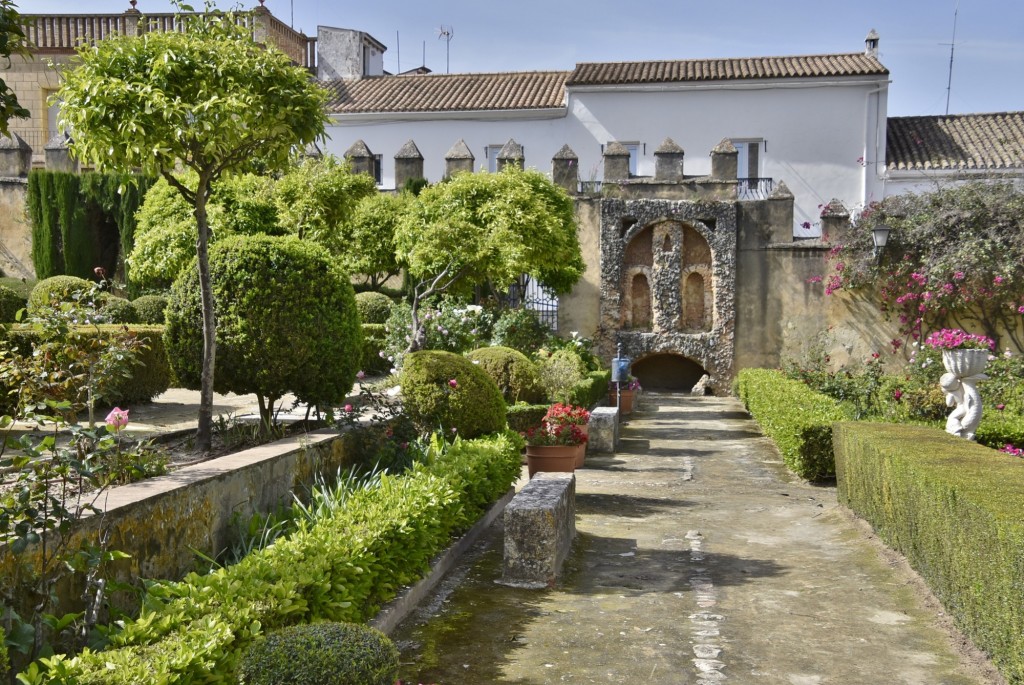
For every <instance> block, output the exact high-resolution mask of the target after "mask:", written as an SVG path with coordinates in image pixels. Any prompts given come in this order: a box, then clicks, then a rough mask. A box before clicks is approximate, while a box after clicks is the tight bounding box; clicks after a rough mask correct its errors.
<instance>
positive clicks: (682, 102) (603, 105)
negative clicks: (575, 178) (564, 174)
mask: <svg viewBox="0 0 1024 685" xmlns="http://www.w3.org/2000/svg"><path fill="white" fill-rule="evenodd" d="M886 89H887V82H886V80H885V79H884V78H878V79H872V78H847V79H833V80H826V79H806V80H799V79H783V80H776V81H756V82H755V81H748V82H738V81H730V82H719V83H715V84H659V85H657V86H646V87H639V86H628V87H627V86H621V87H620V86H603V87H599V88H589V89H580V88H573V89H570V90H569V95H568V102H567V106H566V108H564V109H557V110H546V111H543V112H533V113H531V112H524V111H511V112H475V113H433V114H429V115H424V114H373V115H342V116H334V117H332V122H331V124H330V126H329V127H328V134H329V135H330V137H331V138H330V140H329V141H328V143H327V151H328V152H331V153H333V154H336V155H339V156H340V155H342V154H343V153H344V151H345V150H346V149H348V147H349V146H350V145H352V143H354V142H355V141H356V140H359V139H362V140H363V141H364V142H365V143H366V144H367V146H368V147H369V148H370V150H371V151H372V152H373V153H375V154H381V155H383V174H382V186H383V187H385V188H392V187H394V170H395V165H394V159H393V156H394V154H395V152H397V151H398V149H399V148H400V147H401V146H402V145H403V144H404V143H405V142H406V141H407V140H409V139H410V138H411V139H413V140H414V141H415V142H416V145H417V146H418V147H419V149H420V151H421V152H422V153H423V156H424V173H425V175H426V176H427V178H428V179H429V180H431V181H436V180H439V179H440V178H441V177H442V176H443V174H444V155H445V153H446V152H447V151H448V150H449V149H450V148H451V146H452V145H453V144H454V143H455V142H456V141H457V140H458V139H460V138H463V139H465V141H466V144H467V145H468V146H469V148H470V150H471V151H472V152H473V154H474V155H475V156H476V161H475V168H477V169H486V168H487V166H488V160H487V159H486V157H485V151H486V149H487V147H488V146H489V145H502V144H504V143H505V142H507V141H508V139H509V138H514V139H515V140H516V141H517V142H519V143H521V144H522V145H523V146H524V148H525V154H526V165H527V166H528V167H534V168H537V169H539V170H542V171H545V172H548V171H550V168H551V157H552V155H554V154H555V152H557V151H558V149H559V148H561V147H562V145H563V144H566V143H568V144H569V146H570V147H571V148H572V149H573V150H574V151H575V152H576V154H577V155H578V156H579V158H580V167H579V168H580V178H581V180H584V181H586V180H590V179H591V178H594V179H595V180H601V178H602V175H603V168H602V158H601V146H602V145H603V144H605V143H607V142H608V141H610V140H618V141H623V142H638V143H640V150H639V152H640V157H639V160H638V162H639V163H638V174H639V175H641V176H650V175H653V174H654V151H655V150H656V149H657V148H658V146H659V145H660V144H661V143H662V141H664V140H665V138H667V137H670V138H672V139H673V140H675V141H676V143H678V144H679V145H681V146H682V147H683V149H684V150H686V152H687V157H686V161H685V173H686V174H687V175H696V174H706V173H710V170H711V161H710V156H709V153H710V151H711V149H712V148H713V147H714V146H715V145H717V144H718V143H719V142H720V141H721V140H722V139H723V138H732V139H761V140H764V141H765V142H766V146H765V145H764V144H762V146H761V150H760V157H761V169H760V171H759V175H761V176H763V177H770V178H773V179H774V180H775V182H776V183H778V182H779V181H780V180H783V181H785V182H786V185H787V186H789V189H790V190H791V191H792V192H793V194H794V196H795V197H796V209H795V223H796V226H795V229H797V233H798V234H806V233H808V232H807V231H802V230H801V229H800V228H799V226H800V224H802V223H803V222H808V223H809V224H811V227H812V228H811V230H810V231H809V233H810V234H816V232H817V231H818V230H819V227H818V221H819V213H820V210H819V205H823V204H826V203H827V202H828V201H829V200H831V199H832V198H839V199H840V200H842V201H843V202H844V203H845V204H846V205H847V206H848V207H850V208H851V209H856V208H859V207H860V206H862V205H863V204H864V203H865V202H867V201H869V200H870V199H877V198H881V197H882V194H881V193H882V185H881V181H880V176H879V174H880V172H881V171H882V167H881V166H880V165H878V164H877V160H884V159H885V147H884V146H885V128H884V124H885V119H886ZM765 147H766V148H767V149H765Z"/></svg>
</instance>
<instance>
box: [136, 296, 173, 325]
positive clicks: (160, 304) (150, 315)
mask: <svg viewBox="0 0 1024 685" xmlns="http://www.w3.org/2000/svg"><path fill="white" fill-rule="evenodd" d="M132 304H133V305H134V306H135V311H136V313H137V314H138V317H139V323H148V324H154V325H161V326H162V325H163V323H164V321H165V320H166V317H165V316H164V314H165V312H166V311H167V298H166V297H164V296H163V295H143V296H142V297H138V298H136V299H134V300H132Z"/></svg>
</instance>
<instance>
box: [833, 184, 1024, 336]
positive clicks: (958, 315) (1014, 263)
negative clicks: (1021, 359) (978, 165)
mask: <svg viewBox="0 0 1024 685" xmlns="http://www.w3.org/2000/svg"><path fill="white" fill-rule="evenodd" d="M881 223H885V224H887V225H888V226H890V227H891V228H892V229H893V230H892V233H891V234H890V236H889V241H888V245H887V246H886V251H885V256H884V259H882V260H881V261H879V260H876V259H875V258H874V255H873V254H872V252H873V250H872V247H873V245H872V240H871V229H872V228H874V227H875V226H877V225H878V224H881ZM833 261H834V265H833V273H832V275H831V276H830V279H829V283H828V284H827V287H826V292H829V293H831V292H833V291H835V290H838V289H841V288H845V289H851V290H859V291H865V292H866V291H867V289H868V288H870V292H871V293H872V296H873V297H875V296H877V297H878V298H879V300H880V304H881V305H882V307H883V309H884V311H886V312H887V313H888V314H890V315H893V316H899V320H900V323H901V330H902V331H903V332H904V333H906V334H907V335H908V336H914V337H915V339H918V338H920V339H922V340H923V336H924V335H925V334H927V333H928V332H929V331H931V330H934V329H937V328H941V327H943V325H945V324H946V323H947V322H956V323H957V325H958V326H959V327H961V328H963V327H965V326H966V325H967V324H968V323H969V322H976V325H975V324H973V323H972V324H970V325H969V326H968V327H970V328H973V329H980V331H981V332H984V333H985V335H987V336H988V337H990V338H993V339H995V340H996V341H998V340H999V336H1000V335H1007V336H1009V338H1010V339H1011V340H1012V341H1013V342H1014V343H1015V345H1016V346H1017V348H1018V349H1024V346H1022V343H1024V340H1022V339H1021V336H1020V331H1021V329H1020V322H1021V316H1020V315H1021V309H1020V308H1021V307H1024V297H1022V293H1024V191H1022V190H1021V189H1020V188H1019V187H1017V186H1015V185H1014V184H1013V183H1011V182H991V181H973V182H970V183H964V184H957V185H949V186H946V187H942V188H939V189H938V190H935V191H933V192H930V193H920V194H918V193H902V194H900V195H893V196H891V197H887V198H885V200H883V201H881V202H876V203H872V204H871V205H870V206H869V207H868V208H867V209H866V210H865V211H864V212H863V213H862V214H861V215H860V217H859V219H858V221H857V222H856V226H855V227H854V230H853V231H852V232H851V233H850V235H849V236H848V237H847V238H846V240H845V242H844V244H843V245H841V246H840V247H839V248H837V249H836V250H835V251H834V254H833ZM961 322H963V323H961Z"/></svg>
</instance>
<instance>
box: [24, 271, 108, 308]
mask: <svg viewBox="0 0 1024 685" xmlns="http://www.w3.org/2000/svg"><path fill="white" fill-rule="evenodd" d="M93 287H94V284H93V283H92V281H87V280H85V279H84V278H78V277H77V276H51V277H50V278H44V279H43V280H41V281H39V282H38V283H36V285H35V287H34V288H32V292H31V293H30V294H29V296H28V312H29V314H35V313H36V312H38V311H39V310H40V309H42V308H43V307H49V306H50V305H51V304H53V303H54V302H70V301H71V300H73V299H75V296H76V295H78V296H79V297H80V298H81V297H84V296H86V295H87V294H88V293H90V292H91V291H92V289H93Z"/></svg>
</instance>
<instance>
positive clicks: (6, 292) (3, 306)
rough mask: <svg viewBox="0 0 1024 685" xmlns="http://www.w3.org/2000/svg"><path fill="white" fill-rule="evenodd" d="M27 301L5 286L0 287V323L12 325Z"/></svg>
mask: <svg viewBox="0 0 1024 685" xmlns="http://www.w3.org/2000/svg"><path fill="white" fill-rule="evenodd" d="M27 304H28V300H26V299H25V298H24V297H22V296H21V295H20V294H18V293H17V292H16V291H15V290H13V289H11V288H8V287H7V286H6V285H0V323H14V322H15V321H17V320H18V312H20V311H21V310H22V309H24V308H25V306H26V305H27Z"/></svg>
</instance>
